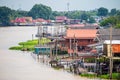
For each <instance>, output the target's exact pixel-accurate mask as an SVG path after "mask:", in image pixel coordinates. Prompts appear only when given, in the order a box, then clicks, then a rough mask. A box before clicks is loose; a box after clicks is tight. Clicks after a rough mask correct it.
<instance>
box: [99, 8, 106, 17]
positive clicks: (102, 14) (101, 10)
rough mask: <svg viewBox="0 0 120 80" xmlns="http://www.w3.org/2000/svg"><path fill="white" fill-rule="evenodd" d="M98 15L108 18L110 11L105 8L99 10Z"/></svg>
mask: <svg viewBox="0 0 120 80" xmlns="http://www.w3.org/2000/svg"><path fill="white" fill-rule="evenodd" d="M97 15H98V16H107V15H108V9H107V8H104V7H101V8H99V9H98V13H97Z"/></svg>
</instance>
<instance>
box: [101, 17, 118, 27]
mask: <svg viewBox="0 0 120 80" xmlns="http://www.w3.org/2000/svg"><path fill="white" fill-rule="evenodd" d="M108 24H112V25H113V26H114V27H115V28H120V15H116V16H110V17H108V18H106V19H105V20H103V21H102V22H101V23H100V25H101V26H107V25H108Z"/></svg>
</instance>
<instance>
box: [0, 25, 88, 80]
mask: <svg viewBox="0 0 120 80" xmlns="http://www.w3.org/2000/svg"><path fill="white" fill-rule="evenodd" d="M36 33H37V27H19V26H17V27H0V80H88V79H86V78H81V77H79V76H76V75H73V74H71V73H67V72H65V71H59V70H54V69H53V68H50V66H48V65H45V64H43V63H40V62H37V61H35V60H34V59H33V57H32V56H31V53H30V52H22V51H12V50H8V48H9V47H10V46H15V45H17V44H18V42H20V41H26V40H30V39H32V34H33V35H35V34H36ZM34 38H35V36H34Z"/></svg>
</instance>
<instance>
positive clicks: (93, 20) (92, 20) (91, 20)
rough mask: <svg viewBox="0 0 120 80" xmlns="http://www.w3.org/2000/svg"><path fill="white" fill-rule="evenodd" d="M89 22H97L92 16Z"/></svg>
mask: <svg viewBox="0 0 120 80" xmlns="http://www.w3.org/2000/svg"><path fill="white" fill-rule="evenodd" d="M88 22H89V23H95V22H96V21H95V19H94V18H93V17H90V18H89V21H88Z"/></svg>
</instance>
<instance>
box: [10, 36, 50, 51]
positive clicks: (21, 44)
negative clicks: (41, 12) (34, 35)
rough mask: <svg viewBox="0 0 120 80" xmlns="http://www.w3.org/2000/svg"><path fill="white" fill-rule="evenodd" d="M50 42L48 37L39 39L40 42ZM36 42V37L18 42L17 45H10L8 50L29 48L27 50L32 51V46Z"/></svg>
mask: <svg viewBox="0 0 120 80" xmlns="http://www.w3.org/2000/svg"><path fill="white" fill-rule="evenodd" d="M48 42H50V40H49V39H47V38H42V39H41V40H40V44H45V43H48ZM37 44H38V39H35V40H28V41H26V42H19V43H18V45H19V46H12V47H10V48H9V49H10V50H29V51H33V50H34V46H35V45H37Z"/></svg>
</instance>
